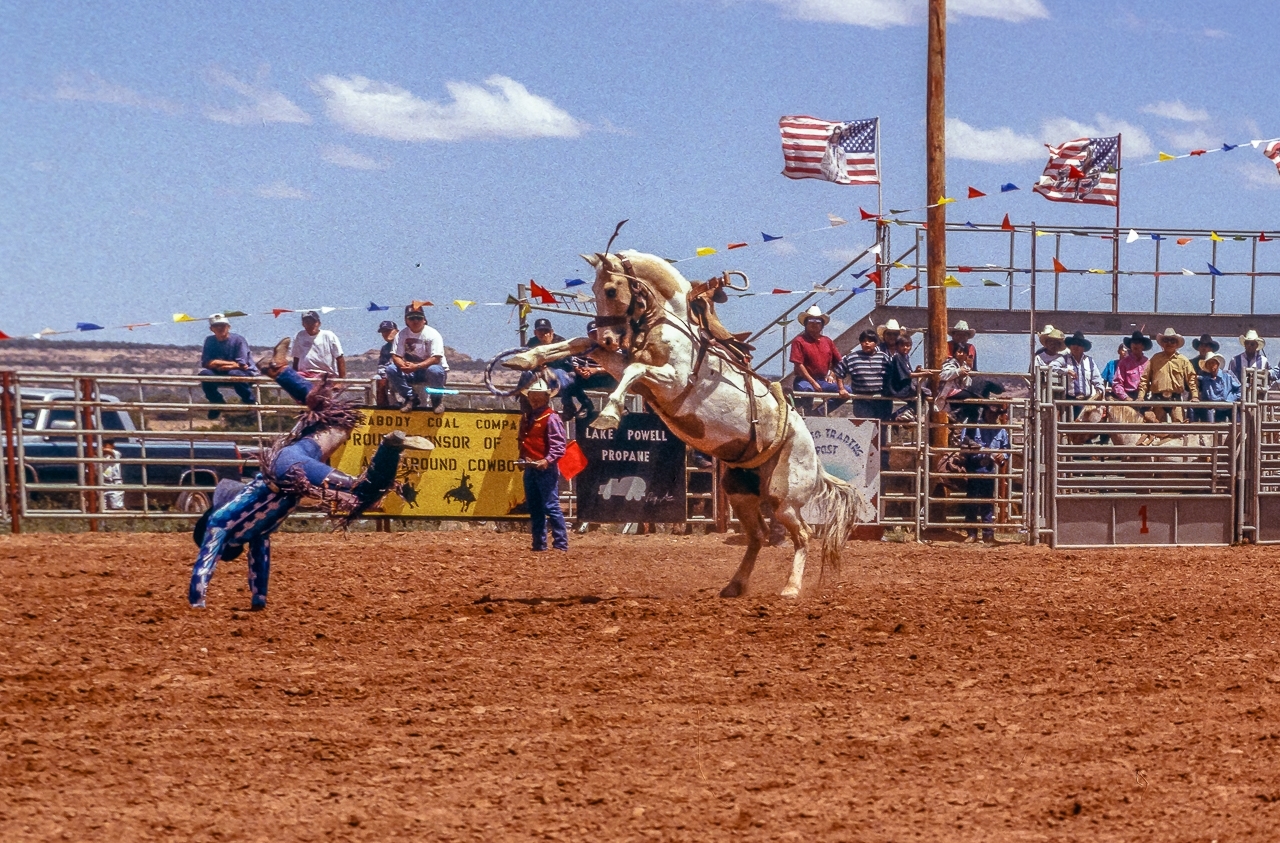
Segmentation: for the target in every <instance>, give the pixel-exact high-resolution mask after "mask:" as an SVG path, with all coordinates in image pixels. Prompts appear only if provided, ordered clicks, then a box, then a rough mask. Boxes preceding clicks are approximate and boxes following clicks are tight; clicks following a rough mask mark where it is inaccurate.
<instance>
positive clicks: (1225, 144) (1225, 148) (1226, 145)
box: [1222, 143, 1240, 152]
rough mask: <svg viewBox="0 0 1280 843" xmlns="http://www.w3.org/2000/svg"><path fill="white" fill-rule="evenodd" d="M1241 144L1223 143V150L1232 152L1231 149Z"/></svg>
mask: <svg viewBox="0 0 1280 843" xmlns="http://www.w3.org/2000/svg"><path fill="white" fill-rule="evenodd" d="M1239 145H1240V144H1238V143H1224V144H1223V145H1222V151H1223V152H1230V151H1231V150H1233V149H1235V148H1236V147H1237V146H1239Z"/></svg>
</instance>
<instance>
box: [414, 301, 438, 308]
mask: <svg viewBox="0 0 1280 843" xmlns="http://www.w3.org/2000/svg"><path fill="white" fill-rule="evenodd" d="M411 304H412V305H413V309H414V310H421V309H422V308H424V307H435V305H434V304H432V303H431V302H429V301H427V300H426V299H414V300H413V301H412V302H411Z"/></svg>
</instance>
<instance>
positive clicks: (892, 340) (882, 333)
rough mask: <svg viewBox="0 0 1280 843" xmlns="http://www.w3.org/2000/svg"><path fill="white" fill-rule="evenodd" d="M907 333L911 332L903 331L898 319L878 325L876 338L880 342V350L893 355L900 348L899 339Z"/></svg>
mask: <svg viewBox="0 0 1280 843" xmlns="http://www.w3.org/2000/svg"><path fill="white" fill-rule="evenodd" d="M906 333H910V332H909V331H905V330H903V328H902V326H901V325H899V324H898V320H897V319H890V320H889V321H888V322H885V323H884V324H883V325H877V326H876V337H877V338H878V339H879V340H880V350H881V351H883V352H884V353H885V354H893V350H894V349H895V348H897V347H898V337H900V336H902V335H903V334H906Z"/></svg>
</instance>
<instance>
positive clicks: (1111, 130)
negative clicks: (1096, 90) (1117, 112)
mask: <svg viewBox="0 0 1280 843" xmlns="http://www.w3.org/2000/svg"><path fill="white" fill-rule="evenodd" d="M1040 128H1041V131H1040V136H1041V137H1042V138H1044V141H1045V143H1062V142H1063V141H1069V140H1075V139H1076V138H1100V137H1107V136H1109V135H1114V134H1121V135H1123V137H1122V138H1121V140H1120V143H1121V147H1122V148H1121V153H1122V155H1124V156H1125V159H1126V160H1132V158H1133V156H1135V155H1136V156H1145V155H1150V154H1151V153H1153V152H1155V151H1156V148H1155V146H1154V145H1153V144H1152V143H1151V137H1150V136H1149V135H1148V134H1147V133H1146V132H1145V131H1144V130H1143V129H1142V128H1141V127H1138V126H1135V125H1133V124H1132V123H1126V122H1125V121H1124V120H1117V119H1115V118H1112V117H1108V116H1107V115H1105V114H1095V115H1094V116H1093V123H1081V122H1080V121H1078V120H1072V119H1071V118H1069V117H1053V118H1051V119H1049V120H1046V121H1044V124H1043V125H1042V126H1041V127H1040Z"/></svg>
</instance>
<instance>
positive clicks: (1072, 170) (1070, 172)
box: [1067, 164, 1084, 179]
mask: <svg viewBox="0 0 1280 843" xmlns="http://www.w3.org/2000/svg"><path fill="white" fill-rule="evenodd" d="M1067 176H1068V177H1069V178H1072V179H1082V178H1084V173H1083V172H1081V170H1080V168H1079V167H1077V166H1076V165H1075V164H1070V165H1068V167H1067Z"/></svg>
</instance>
